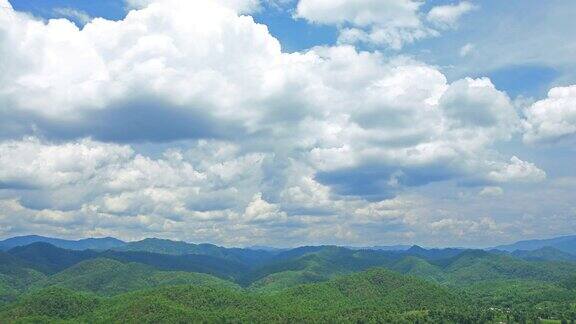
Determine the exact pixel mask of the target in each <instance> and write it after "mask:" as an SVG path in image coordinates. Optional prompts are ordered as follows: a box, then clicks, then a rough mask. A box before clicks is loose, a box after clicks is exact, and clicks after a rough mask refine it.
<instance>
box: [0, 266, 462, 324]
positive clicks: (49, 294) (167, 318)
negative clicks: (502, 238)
mask: <svg viewBox="0 0 576 324" xmlns="http://www.w3.org/2000/svg"><path fill="white" fill-rule="evenodd" d="M464 308H467V306H466V304H465V303H464V302H463V301H462V299H461V298H459V297H458V296H456V295H454V294H452V293H450V292H448V291H447V290H446V289H444V288H442V287H440V286H437V285H434V284H431V283H427V282H425V281H422V280H419V279H416V278H412V277H406V276H402V275H399V274H396V273H392V272H389V271H386V270H382V269H374V270H369V271H367V272H363V273H359V274H354V275H350V276H344V277H341V278H337V279H334V280H331V281H329V282H326V283H319V284H312V285H304V286H298V287H295V288H292V289H288V290H286V291H283V292H281V293H276V294H272V295H268V294H254V293H246V292H241V291H235V290H230V289H222V288H213V287H210V288H208V287H198V286H179V287H166V288H159V289H154V290H147V291H141V292H135V293H129V294H124V295H119V296H117V297H114V298H111V299H103V298H96V297H93V296H91V295H85V294H79V293H76V292H72V291H68V290H65V289H63V288H50V289H48V290H44V291H39V292H36V293H34V294H32V295H29V296H27V297H26V298H23V299H22V301H21V302H19V303H17V304H14V305H12V306H11V307H10V308H8V309H7V310H5V311H4V312H2V313H0V321H7V320H32V319H44V320H70V321H74V322H81V321H84V322H97V323H110V322H129V323H168V322H255V323H265V322H266V323H269V322H326V321H337V322H339V321H352V320H354V321H371V320H372V321H373V320H376V319H379V320H382V321H399V320H406V321H410V322H413V321H414V320H417V319H425V318H430V316H438V315H433V314H442V316H449V315H450V311H451V310H455V309H460V310H461V309H464Z"/></svg>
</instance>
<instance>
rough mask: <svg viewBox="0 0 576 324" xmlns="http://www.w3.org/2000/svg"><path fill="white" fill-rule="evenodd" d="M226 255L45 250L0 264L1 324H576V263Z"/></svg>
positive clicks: (472, 257)
mask: <svg viewBox="0 0 576 324" xmlns="http://www.w3.org/2000/svg"><path fill="white" fill-rule="evenodd" d="M170 242H171V241H169V243H167V244H172V243H173V242H172V243H170ZM162 244H163V243H162ZM188 248H190V247H189V246H187V247H186V249H188ZM203 248H205V249H206V250H205V252H206V251H209V250H210V249H212V247H211V246H206V247H203ZM219 249H220V248H219ZM221 249H222V250H217V251H211V252H209V253H212V254H215V253H224V254H223V257H219V256H214V255H202V254H201V255H198V254H176V253H173V254H157V253H151V252H142V251H105V252H94V251H87V253H86V251H68V250H62V249H57V248H55V247H50V246H46V245H32V246H28V247H22V248H16V249H13V250H10V251H9V253H7V254H6V253H5V254H2V253H0V297H1V298H3V299H4V301H5V304H6V303H10V304H9V305H7V306H5V309H4V310H3V311H0V323H5V322H31V323H32V322H33V323H38V322H40V323H42V322H70V323H76V322H86V323H126V322H127V323H172V322H250V323H252V322H254V323H269V322H394V323H425V322H434V323H437V322H442V323H487V322H517V323H528V322H534V321H540V320H543V319H546V320H550V321H559V322H562V321H565V322H566V321H567V322H570V321H571V320H573V319H576V264H574V263H571V262H556V261H547V260H540V259H538V261H534V260H524V259H521V258H517V257H514V256H510V255H507V254H497V253H489V252H485V251H472V250H470V251H463V250H460V251H457V250H455V249H451V250H430V251H427V250H424V249H422V248H412V249H411V250H410V251H407V252H382V251H365V250H350V249H346V248H340V247H334V246H322V247H303V248H298V249H294V250H290V251H285V252H279V253H276V254H275V255H273V256H271V257H270V259H269V260H268V261H267V262H265V263H262V264H261V263H259V262H261V261H262V259H258V257H256V259H255V260H259V261H255V263H250V262H248V261H246V260H247V259H243V260H244V261H242V262H240V261H234V259H233V258H232V257H231V256H233V255H236V256H238V255H244V257H246V256H247V255H249V253H248V252H246V253H245V254H241V253H240V254H238V253H239V252H231V251H232V250H234V249H223V248H221ZM544 252H546V251H544ZM552 252H554V251H552ZM206 253H208V252H206ZM234 253H236V254H234ZM242 253H243V252H242ZM536 253H537V254H539V253H540V254H541V253H542V251H537V252H536ZM546 253H551V252H550V251H548V252H546ZM556 255H557V254H556ZM442 256H444V257H442ZM243 262H245V263H243ZM56 269H61V270H60V271H58V272H57V271H56ZM37 270H42V271H44V272H45V273H46V274H43V273H41V272H39V271H37ZM198 272H202V273H198ZM209 273H211V274H215V275H216V276H217V277H216V276H213V275H210V274H209ZM223 278H225V279H227V280H224V279H223ZM241 286H242V287H244V288H241ZM17 298H18V299H17ZM16 299H17V301H14V300H16ZM0 306H1V305H0Z"/></svg>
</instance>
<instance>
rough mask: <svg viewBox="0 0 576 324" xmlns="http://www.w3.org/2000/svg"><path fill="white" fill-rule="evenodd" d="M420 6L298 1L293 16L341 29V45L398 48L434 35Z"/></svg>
mask: <svg viewBox="0 0 576 324" xmlns="http://www.w3.org/2000/svg"><path fill="white" fill-rule="evenodd" d="M421 5H422V2H420V1H415V0H360V1H350V0H337V1H325V0H300V1H299V2H298V6H297V8H296V15H295V17H297V18H304V19H306V20H308V21H311V22H313V23H318V24H329V25H338V26H340V27H341V33H340V36H339V42H340V43H358V42H365V43H372V44H379V45H388V46H390V47H391V48H394V49H400V48H402V46H403V45H404V44H409V43H413V42H415V41H417V40H419V39H422V38H426V37H430V36H436V35H437V33H436V32H435V31H434V30H432V29H430V28H427V27H425V26H424V25H423V24H422V21H421V19H420V17H419V9H420V6H421Z"/></svg>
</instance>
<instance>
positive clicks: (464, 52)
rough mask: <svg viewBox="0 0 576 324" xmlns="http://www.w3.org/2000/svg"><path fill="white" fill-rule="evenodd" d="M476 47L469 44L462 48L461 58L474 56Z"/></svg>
mask: <svg viewBox="0 0 576 324" xmlns="http://www.w3.org/2000/svg"><path fill="white" fill-rule="evenodd" d="M475 48H476V46H475V45H474V44H472V43H468V44H466V45H464V46H462V47H461V48H460V51H459V54H460V56H461V57H466V56H468V55H470V54H472V53H473V52H474V50H475Z"/></svg>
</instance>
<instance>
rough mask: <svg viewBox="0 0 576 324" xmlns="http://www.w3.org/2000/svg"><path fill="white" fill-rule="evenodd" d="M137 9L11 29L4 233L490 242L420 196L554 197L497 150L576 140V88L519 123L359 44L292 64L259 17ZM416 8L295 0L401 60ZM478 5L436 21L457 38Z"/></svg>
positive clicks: (4, 119)
mask: <svg viewBox="0 0 576 324" xmlns="http://www.w3.org/2000/svg"><path fill="white" fill-rule="evenodd" d="M130 4H131V5H132V6H133V7H134V8H137V9H134V10H132V11H130V12H129V13H128V15H127V16H126V18H125V19H123V20H120V21H109V20H105V19H102V18H95V19H93V20H91V21H90V22H88V23H87V24H86V25H85V26H84V27H83V28H82V29H79V28H78V27H77V26H75V25H74V24H73V23H72V22H70V21H68V20H66V19H56V20H49V21H47V22H44V21H40V20H37V19H35V18H33V17H30V16H29V15H26V14H23V13H19V12H16V11H13V10H3V11H2V13H1V14H0V56H1V57H2V58H3V60H2V61H1V62H0V70H2V71H3V73H2V74H1V75H0V105H1V106H2V110H1V111H0V138H2V141H1V142H0V203H1V206H2V208H0V215H2V217H1V218H0V233H22V232H27V231H33V230H41V231H44V232H49V233H57V234H61V235H75V233H76V235H77V233H83V234H84V235H99V234H102V235H117V236H121V237H128V238H140V237H144V236H152V235H155V236H169V237H174V238H180V239H187V240H195V241H206V240H207V241H211V242H217V243H224V244H255V243H267V244H299V243H302V242H306V243H330V242H332V243H337V242H352V243H354V242H377V241H378V240H379V238H380V237H381V236H382V235H385V236H386V237H387V239H389V240H409V239H412V238H413V237H414V236H416V235H420V234H424V233H427V230H426V228H427V226H429V225H430V226H432V225H433V226H432V228H433V229H437V230H438V231H439V230H440V229H444V228H447V229H450V230H453V231H454V232H455V233H460V234H461V235H460V237H465V236H466V235H465V234H466V233H468V231H474V235H477V237H476V236H474V235H471V236H470V239H471V240H480V239H481V238H482V235H487V236H488V235H497V233H499V232H498V231H497V230H496V228H500V227H503V226H504V225H502V224H497V223H495V222H494V221H493V220H492V219H491V218H490V217H489V216H485V215H482V217H481V219H480V218H479V219H471V218H469V217H468V215H463V214H458V215H456V214H451V215H450V216H449V221H448V220H442V219H443V218H442V217H445V216H446V215H444V214H443V213H437V214H432V213H431V212H429V211H426V210H427V209H428V208H429V207H430V206H431V205H434V204H435V203H434V202H432V201H431V200H430V199H429V198H427V197H426V196H425V195H424V194H422V195H421V194H419V193H418V194H416V193H414V192H416V191H417V190H420V189H419V188H424V187H426V186H434V185H435V184H442V183H452V184H454V185H455V186H463V187H472V188H478V191H481V194H480V195H478V197H480V198H475V199H486V197H489V196H500V195H502V194H503V190H502V189H500V190H497V189H494V188H500V187H499V186H504V185H507V184H509V185H514V184H525V183H537V182H541V181H544V180H545V179H546V172H545V171H544V170H541V169H540V168H539V167H538V166H537V165H536V164H535V163H532V162H530V161H524V160H522V159H521V158H520V157H517V156H516V155H512V154H510V153H506V152H501V151H499V150H498V148H497V147H498V144H500V143H506V142H508V141H510V140H511V139H513V138H514V137H518V136H524V138H525V140H526V141H529V142H531V141H536V140H539V139H545V138H549V137H558V136H564V135H569V134H573V133H574V130H573V129H572V128H570V119H569V116H570V115H569V113H570V107H571V106H570V96H571V95H573V94H572V92H571V88H566V89H554V90H552V91H551V93H550V95H549V98H548V99H545V100H543V101H540V102H537V103H535V104H534V105H533V106H532V107H530V108H528V109H527V110H526V113H525V114H524V113H523V112H520V113H519V108H518V107H516V106H515V104H514V103H513V101H512V100H511V99H510V98H509V97H508V96H507V95H506V93H504V92H501V91H499V90H498V89H496V87H495V86H494V85H493V84H492V82H491V81H490V80H489V79H486V78H464V79H461V80H456V81H453V82H448V81H447V78H446V77H445V76H444V74H443V73H442V72H441V71H440V70H439V69H438V68H437V67H434V66H431V65H428V64H425V63H423V62H418V61H415V60H413V59H410V58H406V57H401V56H400V57H398V56H387V55H384V54H382V53H381V52H378V51H372V52H368V51H361V50H358V49H356V48H355V47H353V46H350V45H338V46H324V47H315V48H312V49H309V50H307V51H303V52H296V53H285V52H283V51H282V48H281V45H280V43H279V42H278V40H277V39H275V38H274V37H273V36H272V35H271V34H270V33H269V31H268V29H267V27H266V26H265V25H262V24H258V23H256V22H255V21H254V19H253V18H252V17H251V16H248V15H246V14H247V13H250V12H253V11H254V10H257V8H258V3H256V2H254V1H242V2H233V3H232V2H227V1H176V0H161V1H145V2H142V1H134V2H130ZM0 5H1V6H2V7H6V8H9V7H10V4H9V3H8V2H7V1H6V0H0ZM420 6H421V3H420V2H418V1H407V0H402V1H400V0H394V1H393V0H391V1H358V2H356V1H355V2H349V1H330V2H326V1H315V0H301V1H300V2H299V3H298V5H297V11H296V15H297V16H298V17H302V18H305V19H308V20H310V21H312V22H316V23H322V24H342V26H344V25H346V24H348V25H349V26H352V27H351V28H362V29H369V30H371V31H370V32H371V33H379V32H383V33H384V34H386V33H391V34H390V35H391V36H390V35H388V36H384V38H383V39H385V40H384V42H386V43H388V44H391V46H393V47H400V46H401V44H403V43H404V42H406V41H408V42H410V39H416V38H418V37H420V36H418V35H419V33H426V34H427V33H433V32H432V31H431V30H427V28H428V27H426V26H425V25H424V23H423V20H422V15H421V14H420V13H419V10H420ZM471 9H472V7H470V6H469V5H467V2H464V3H461V4H459V5H457V6H455V7H449V8H447V7H446V8H445V7H438V8H434V9H432V11H430V13H429V14H428V19H429V20H431V21H432V20H433V21H435V22H437V23H441V24H444V25H445V26H450V28H452V27H453V26H455V24H456V21H457V20H458V17H460V16H461V15H462V14H464V13H465V12H467V11H469V10H471ZM380 29H382V30H380ZM347 32H353V30H352V29H348V31H346V30H344V29H343V30H342V33H343V34H342V35H344V34H346V33H347ZM394 33H398V34H397V35H396V34H394ZM386 35H387V34H386ZM407 35H412V36H407ZM427 35H428V34H427ZM389 36H390V37H391V38H390V37H389ZM342 37H344V36H342ZM422 37H423V36H422ZM548 106H550V107H552V108H548ZM565 117H566V118H565ZM550 123H552V125H549V124H550ZM559 123H560V124H561V126H562V127H556V124H559ZM550 129H555V130H556V132H551V131H550ZM560 129H561V130H560ZM143 145H144V146H146V145H149V146H152V147H154V148H155V149H154V150H153V151H155V153H149V154H147V153H146V152H141V151H140V150H139V149H138V148H139V147H142V146H143ZM482 188H485V189H482ZM486 188H489V189H486ZM474 190H476V189H474ZM482 197H484V198H482ZM64 225H65V226H64ZM507 226H508V225H507ZM510 226H511V225H510ZM367 228H371V229H367ZM467 228H468V229H467ZM486 229H494V230H493V231H492V232H483V231H485V230H486ZM371 230H372V231H373V232H370V231H371ZM495 233H496V234H495ZM502 233H503V232H502ZM426 235H438V236H441V234H440V232H438V234H434V233H432V234H430V233H427V234H426ZM432 238H433V237H430V239H432Z"/></svg>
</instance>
